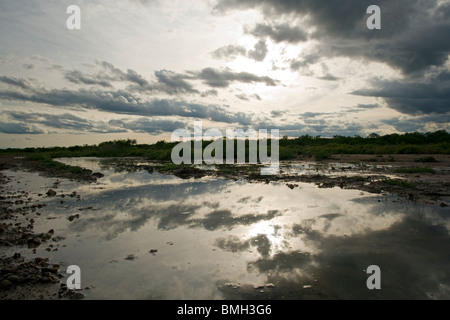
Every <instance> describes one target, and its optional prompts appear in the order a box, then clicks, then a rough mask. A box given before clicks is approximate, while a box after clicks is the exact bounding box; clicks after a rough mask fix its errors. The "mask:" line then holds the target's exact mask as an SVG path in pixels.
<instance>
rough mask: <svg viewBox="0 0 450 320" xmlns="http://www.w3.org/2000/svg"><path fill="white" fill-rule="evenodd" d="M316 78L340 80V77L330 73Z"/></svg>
mask: <svg viewBox="0 0 450 320" xmlns="http://www.w3.org/2000/svg"><path fill="white" fill-rule="evenodd" d="M318 79H320V80H326V81H337V80H340V79H341V78H338V77H335V76H333V75H332V74H329V73H327V74H326V75H324V76H322V77H319V78H318Z"/></svg>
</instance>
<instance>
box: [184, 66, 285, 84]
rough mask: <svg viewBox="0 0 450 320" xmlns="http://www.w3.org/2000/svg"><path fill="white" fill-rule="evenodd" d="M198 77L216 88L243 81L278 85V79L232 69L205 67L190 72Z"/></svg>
mask: <svg viewBox="0 0 450 320" xmlns="http://www.w3.org/2000/svg"><path fill="white" fill-rule="evenodd" d="M190 74H191V75H192V76H193V77H194V78H197V79H200V80H203V82H204V83H205V84H207V85H208V86H210V87H214V88H226V87H228V86H229V85H230V84H231V83H232V82H241V83H264V84H265V85H267V86H275V85H277V81H276V80H274V79H272V78H270V77H267V76H262V77H260V76H257V75H255V74H252V73H248V72H234V71H231V70H218V69H213V68H205V69H203V70H201V71H200V72H190Z"/></svg>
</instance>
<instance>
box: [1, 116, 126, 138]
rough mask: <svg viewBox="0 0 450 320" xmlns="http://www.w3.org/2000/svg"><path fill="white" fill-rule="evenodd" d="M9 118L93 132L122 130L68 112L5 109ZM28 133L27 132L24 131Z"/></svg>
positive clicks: (52, 126)
mask: <svg viewBox="0 0 450 320" xmlns="http://www.w3.org/2000/svg"><path fill="white" fill-rule="evenodd" d="M4 114H6V115H7V116H8V117H9V118H11V119H13V120H14V121H21V122H20V123H22V124H23V123H25V124H26V123H33V124H39V125H43V126H46V127H48V128H54V129H63V130H72V131H82V132H94V133H111V132H124V131H125V130H124V129H118V128H114V127H111V126H109V125H108V124H107V123H105V122H103V121H92V120H87V119H83V118H80V117H77V116H75V115H73V114H70V113H64V114H58V115H57V114H50V113H31V112H18V111H5V112H4ZM26 133H28V132H26Z"/></svg>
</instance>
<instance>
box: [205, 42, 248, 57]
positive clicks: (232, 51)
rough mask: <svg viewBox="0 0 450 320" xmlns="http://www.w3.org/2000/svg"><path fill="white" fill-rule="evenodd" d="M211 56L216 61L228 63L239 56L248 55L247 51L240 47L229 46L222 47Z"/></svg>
mask: <svg viewBox="0 0 450 320" xmlns="http://www.w3.org/2000/svg"><path fill="white" fill-rule="evenodd" d="M211 55H212V56H213V57H214V58H216V59H224V60H227V61H230V60H233V59H235V58H236V57H237V56H245V55H247V49H245V48H244V47H243V46H239V45H228V46H224V47H220V48H219V49H217V50H215V51H214V52H212V53H211Z"/></svg>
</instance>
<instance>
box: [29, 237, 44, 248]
mask: <svg viewBox="0 0 450 320" xmlns="http://www.w3.org/2000/svg"><path fill="white" fill-rule="evenodd" d="M27 243H28V244H30V245H35V246H39V245H40V244H41V239H39V238H38V237H34V238H31V239H28V241H27Z"/></svg>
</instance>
